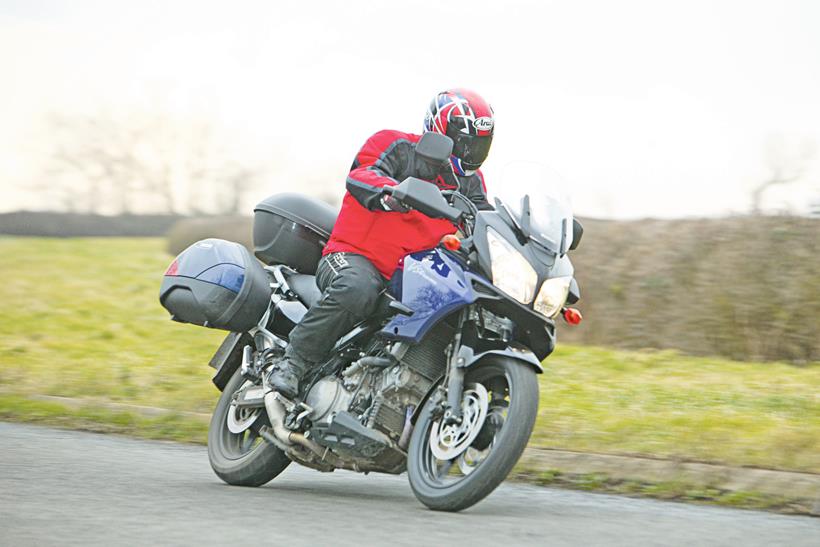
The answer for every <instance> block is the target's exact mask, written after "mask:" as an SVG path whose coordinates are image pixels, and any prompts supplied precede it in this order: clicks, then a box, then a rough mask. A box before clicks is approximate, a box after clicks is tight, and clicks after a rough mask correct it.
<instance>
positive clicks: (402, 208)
mask: <svg viewBox="0 0 820 547" xmlns="http://www.w3.org/2000/svg"><path fill="white" fill-rule="evenodd" d="M379 202H380V203H381V204H382V208H383V209H384V210H385V211H392V212H394V213H406V212H408V211H410V207H407V206H406V205H404V204H403V203H402V202H400V201H399V200H397V199H396V198H394V197H393V196H388V195H384V196H382V197H381V199H380V200H379Z"/></svg>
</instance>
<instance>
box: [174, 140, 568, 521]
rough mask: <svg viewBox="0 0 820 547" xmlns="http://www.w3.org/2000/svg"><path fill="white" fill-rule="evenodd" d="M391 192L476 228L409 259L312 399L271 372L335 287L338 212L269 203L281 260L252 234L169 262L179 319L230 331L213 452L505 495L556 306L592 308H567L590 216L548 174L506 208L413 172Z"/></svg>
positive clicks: (278, 465) (222, 355)
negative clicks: (333, 242)
mask: <svg viewBox="0 0 820 547" xmlns="http://www.w3.org/2000/svg"><path fill="white" fill-rule="evenodd" d="M431 135H432V136H431ZM423 139H425V144H424V148H425V150H427V151H428V153H430V154H431V156H432V157H433V158H435V156H436V155H437V154H438V155H440V156H441V158H447V157H449V150H450V148H448V146H449V147H451V146H452V142H447V141H449V139H447V138H446V137H442V136H439V135H435V134H427V135H425V136H424V137H423ZM437 139H438V140H437ZM531 175H532V173H530V174H529V175H528V176H531ZM522 184H523V183H522ZM519 186H521V185H519ZM383 191H384V192H386V193H390V194H392V196H393V197H394V198H396V199H398V200H399V201H400V202H402V203H403V204H405V205H406V206H409V207H412V208H414V209H416V210H417V211H420V212H421V213H423V214H426V215H428V216H431V217H435V218H445V219H448V220H450V221H452V222H454V223H455V224H457V225H459V226H460V227H461V229H460V231H459V233H458V234H457V235H454V236H446V237H445V238H444V239H443V240H442V242H441V244H440V245H439V246H438V247H436V248H434V249H430V250H427V251H422V252H418V253H415V254H411V255H409V256H407V257H405V259H404V266H403V269H402V270H400V271H398V272H396V275H395V276H394V278H393V280H392V282H391V284H390V287H389V288H388V289H387V290H385V291H384V292H383V294H382V295H381V300H380V302H379V308H378V311H377V312H376V313H375V314H374V315H373V316H372V317H371V318H370V319H368V320H367V321H364V322H362V323H361V324H359V325H357V326H356V327H355V328H354V329H353V330H352V331H351V332H349V333H348V334H346V335H345V336H344V337H342V338H341V339H340V340H339V341H338V342H337V343H336V345H335V348H334V350H333V352H332V356H331V358H330V359H329V360H328V361H327V362H325V363H323V364H322V365H321V366H320V367H317V369H316V370H314V371H312V372H311V374H310V375H309V376H308V377H307V378H305V379H304V380H303V382H302V383H301V387H302V392H301V393H300V396H299V397H297V398H296V399H293V400H288V399H286V398H284V397H282V396H281V395H280V394H278V393H276V392H275V391H273V390H270V389H268V387H267V386H266V385H265V383H264V380H263V378H264V376H265V374H264V371H265V370H266V368H267V367H269V366H270V364H271V363H272V362H273V361H275V360H276V359H277V358H278V357H279V356H280V355H281V354H282V352H283V349H284V348H285V346H286V345H287V340H288V334H289V332H290V331H291V329H292V328H293V327H294V326H295V325H296V324H297V323H299V321H300V320H301V318H302V317H303V316H304V314H305V312H306V311H307V309H308V307H309V306H310V305H311V304H313V303H314V302H316V301H317V300H318V299H319V298H320V296H321V294H320V293H319V290H318V288H317V287H316V283H315V278H314V275H313V274H314V273H315V271H316V266H317V264H318V262H319V259H320V255H321V249H322V247H323V246H324V244H325V242H326V241H327V238H328V237H329V234H330V232H331V229H332V227H333V224H334V222H335V218H336V213H335V211H333V210H332V209H331V208H330V207H329V206H327V205H324V204H323V203H321V202H319V201H316V200H312V199H309V198H306V197H303V196H299V195H294V194H279V195H275V196H272V197H271V198H268V199H267V200H265V201H263V202H262V203H260V204H259V205H258V206H257V207H256V209H255V218H254V229H253V239H254V253H255V255H256V257H257V258H258V259H259V260H261V262H262V263H264V264H265V265H264V266H263V264H262V263H260V262H259V261H258V260H257V259H256V258H254V257H253V256H251V254H250V252H249V251H248V250H247V249H246V248H245V247H243V246H241V245H239V244H237V243H232V242H229V241H224V240H217V239H208V240H204V241H200V242H198V243H195V244H194V245H192V246H191V247H189V248H188V249H186V250H185V251H184V252H183V253H182V254H180V255H179V256H178V257H177V258H176V259H175V260H174V261H173V263H172V264H171V266H170V267H169V268H168V271H167V272H166V274H165V278H164V280H163V284H162V289H161V293H160V301H161V302H162V304H163V306H165V308H166V309H167V310H168V311H169V312H170V313H171V314H172V319H174V320H176V321H181V322H186V323H193V324H198V325H203V326H207V327H212V328H219V329H224V330H227V331H230V334H228V336H227V337H226V339H225V340H224V342H223V343H222V345H221V346H220V347H219V349H218V350H217V352H216V354H215V355H214V356H213V358H212V360H211V365H212V366H213V367H214V368H215V369H216V375H215V376H214V379H213V381H214V384H215V385H216V386H217V387H218V388H219V389H220V390H221V391H222V395H221V397H220V398H219V402H218V403H217V405H216V408H215V410H214V413H213V417H212V419H211V424H210V429H209V433H208V454H209V459H210V462H211V466H212V467H213V469H214V471H215V472H216V474H217V475H218V476H219V477H220V478H221V479H222V480H224V481H225V482H227V483H229V484H233V485H243V486H259V485H262V484H265V483H267V482H268V481H270V480H271V479H273V478H274V477H276V476H277V475H278V474H279V473H281V472H282V471H283V470H284V469H285V468H286V467H287V466H288V465H289V464H290V463H291V462H292V461H295V462H297V463H300V464H302V465H305V466H308V467H312V468H314V469H317V470H320V471H333V470H334V469H350V470H355V471H359V472H370V471H374V472H383V473H393V474H398V473H402V472H404V471H405V470H406V471H407V474H408V477H409V480H410V486H411V488H412V489H413V492H414V493H415V495H416V497H417V498H418V499H419V500H420V501H421V502H422V503H423V504H425V505H426V506H427V507H430V508H431V509H436V510H444V511H459V510H461V509H464V508H467V507H470V506H471V505H473V504H475V503H476V502H478V501H480V500H481V499H483V498H484V497H485V496H487V495H488V494H490V492H492V491H493V490H494V489H495V488H496V487H497V486H498V485H499V484H500V483H501V481H503V480H504V478H505V477H506V476H507V475H508V473H509V472H510V470H512V468H513V466H514V465H515V463H516V462H517V461H518V459H519V457H520V456H521V454H522V452H523V450H524V447H525V446H526V444H527V441H528V440H529V437H530V434H531V432H532V428H533V425H534V423H535V419H536V415H537V413H538V394H539V390H538V381H537V374H539V373H541V372H542V370H543V369H542V365H541V362H542V361H543V360H544V359H545V358H546V357H547V356H548V355H550V353H551V352H552V351H553V348H554V347H555V320H556V318H558V317H559V316H562V315H563V317H564V319H566V320H567V321H568V322H570V323H575V322H577V321H578V320H579V319H580V315H579V314H578V313H577V311H575V310H574V309H572V308H567V307H566V306H567V305H568V304H572V303H574V302H576V301H577V300H578V299H579V296H580V295H579V290H578V286H577V284H576V283H575V280H574V278H573V267H572V264H571V262H570V260H569V257H568V256H567V253H568V252H569V251H571V250H573V249H575V248H576V247H577V246H578V243H579V241H580V239H581V234H582V228H581V225H580V224H579V223H578V222H577V220H575V219H574V218H573V216H572V213H571V211H570V209H569V207H568V206H567V203H566V201H565V200H562V199H558V198H556V197H555V195H553V194H550V193H548V192H546V190H545V189H544V188H536V189H535V190H533V191H530V192H528V193H526V194H525V195H524V196H523V198H521V199H520V200H507V201H506V202H505V201H502V200H496V202H495V210H494V211H478V210H477V209H476V207H475V205H474V204H473V203H472V202H471V201H470V200H468V199H467V198H466V197H464V196H462V195H461V194H459V193H458V192H457V191H450V192H441V191H440V190H439V189H438V188H437V187H436V186H434V185H432V184H429V183H427V182H424V181H421V180H418V179H413V178H409V179H407V180H405V181H404V182H402V183H401V184H398V185H397V186H393V187H386V188H384V190H383Z"/></svg>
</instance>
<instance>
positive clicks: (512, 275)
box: [487, 228, 538, 304]
mask: <svg viewBox="0 0 820 547" xmlns="http://www.w3.org/2000/svg"><path fill="white" fill-rule="evenodd" d="M487 243H488V244H489V246H490V264H491V265H492V274H493V284H494V285H495V286H496V287H498V288H499V289H501V290H502V291H504V292H505V293H507V294H509V295H510V296H512V297H513V298H515V299H516V300H518V301H519V302H521V303H522V304H529V303H530V302H532V297H533V296H535V284H536V283H537V282H538V274H536V273H535V270H534V269H533V267H532V266H530V263H529V262H527V259H526V258H524V255H522V254H521V253H520V252H518V251H517V250H516V249H515V247H513V246H512V245H510V244H509V243H508V242H507V241H506V240H505V239H504V238H502V237H501V235H500V234H499V233H498V232H496V231H495V230H493V229H492V228H487Z"/></svg>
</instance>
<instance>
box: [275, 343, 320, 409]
mask: <svg viewBox="0 0 820 547" xmlns="http://www.w3.org/2000/svg"><path fill="white" fill-rule="evenodd" d="M313 365H314V363H311V362H310V361H307V360H305V359H302V358H301V357H300V356H299V354H298V353H296V352H295V351H293V350H292V349H291V347H290V346H288V348H287V350H285V355H284V357H282V359H281V360H279V361H277V362H275V363H274V364H273V366H272V367H271V369H270V372H269V373H268V385H269V386H270V387H272V388H273V389H274V390H275V391H277V392H279V393H281V394H282V395H283V396H284V397H287V398H288V399H293V398H295V397H296V396H297V395H299V381H300V380H301V379H302V376H304V374H305V372H307V371H308V370H310V369H311V368H312V367H313Z"/></svg>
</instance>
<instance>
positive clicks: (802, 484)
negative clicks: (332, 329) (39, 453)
mask: <svg viewBox="0 0 820 547" xmlns="http://www.w3.org/2000/svg"><path fill="white" fill-rule="evenodd" d="M15 403H16V404H15ZM21 403H22V404H21ZM15 409H18V410H15ZM0 420H7V421H17V422H29V423H42V424H44V425H51V426H57V427H63V428H67V429H80V430H89V431H96V432H102V433H122V434H125V435H131V436H137V437H143V438H152V439H166V440H174V441H178V442H189V443H196V444H204V443H205V439H206V438H207V436H206V432H207V424H208V422H209V420H210V415H209V414H204V413H196V412H185V411H176V410H173V409H165V408H157V407H149V406H141V405H133V404H126V403H117V402H113V401H106V400H97V399H77V398H70V397H57V396H52V395H33V394H32V395H22V394H11V393H8V392H6V393H0ZM509 478H510V479H511V480H514V481H518V482H528V483H532V484H537V485H544V486H558V487H564V488H571V489H579V490H587V491H598V492H608V493H616V494H624V495H631V496H639V497H652V498H656V499H667V500H675V501H683V502H693V503H709V504H718V505H726V506H732V507H740V508H750V509H763V510H769V511H775V512H780V513H789V514H805V515H813V516H820V474H813V473H801V472H794V471H781V470H773V469H757V468H746V467H731V466H725V465H719V464H711V463H700V462H690V461H680V460H670V459H662V458H651V457H640V456H627V455H618V454H596V453H589V452H575V451H569V450H557V449H547V448H537V447H527V448H526V449H525V451H524V454H523V456H522V458H521V460H520V461H519V463H518V465H516V468H515V469H514V470H513V472H512V473H511V475H510V477H509Z"/></svg>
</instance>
